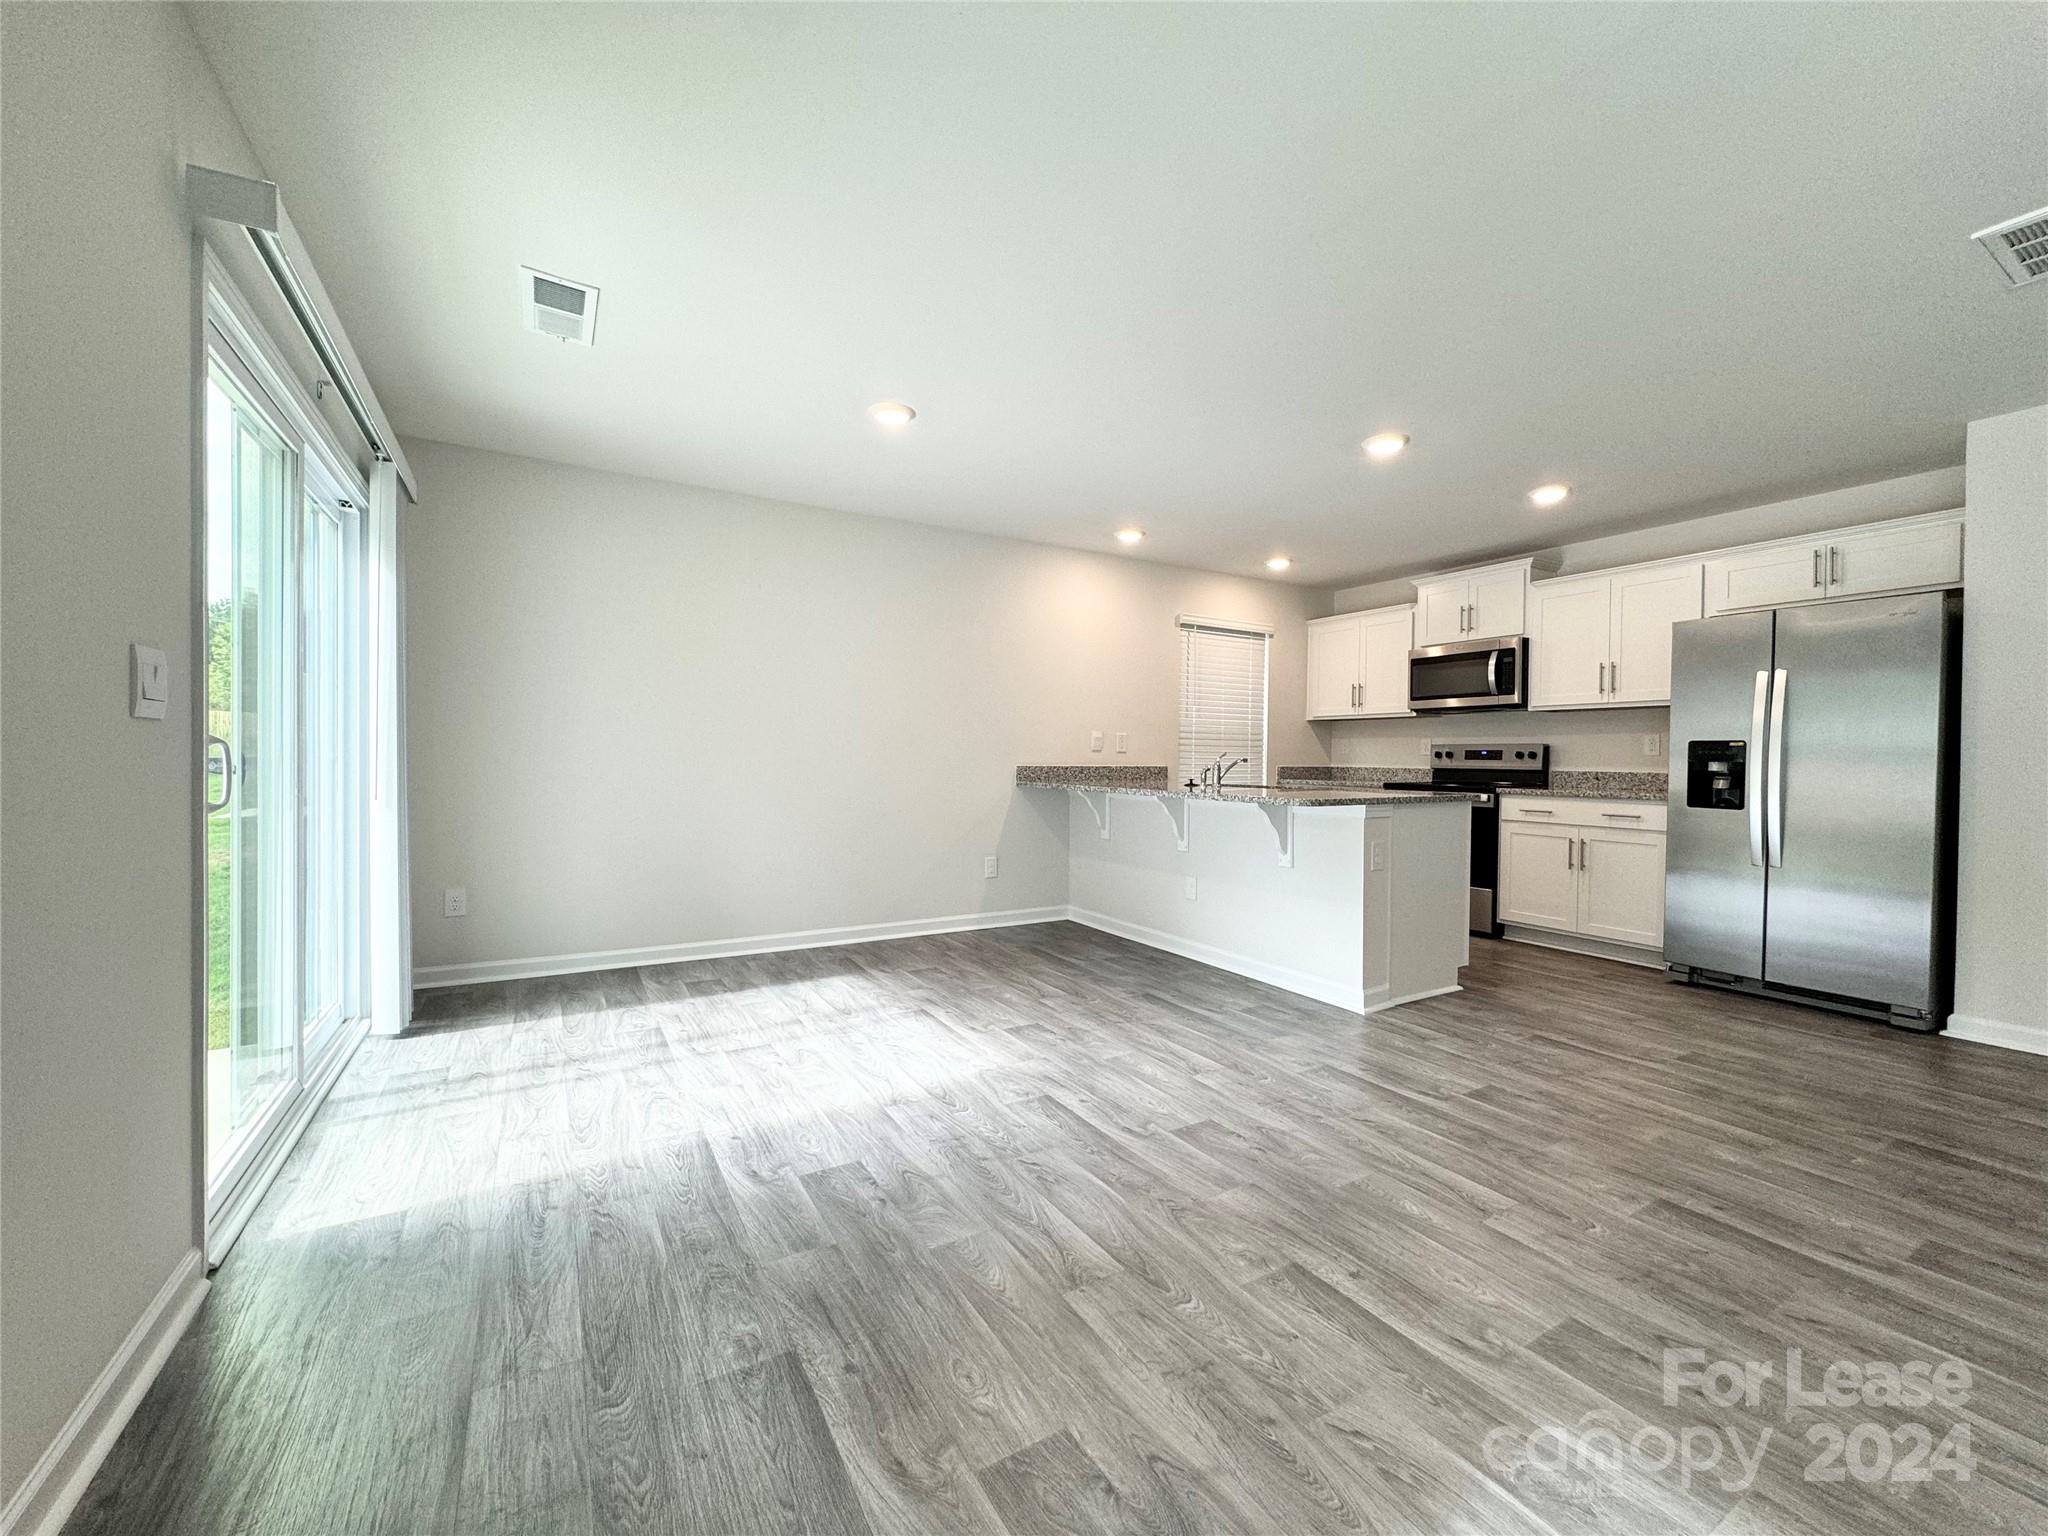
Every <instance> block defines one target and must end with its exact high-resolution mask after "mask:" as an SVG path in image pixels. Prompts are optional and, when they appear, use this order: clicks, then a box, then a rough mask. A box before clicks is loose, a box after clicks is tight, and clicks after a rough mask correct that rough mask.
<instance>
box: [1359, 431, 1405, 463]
mask: <svg viewBox="0 0 2048 1536" xmlns="http://www.w3.org/2000/svg"><path fill="white" fill-rule="evenodd" d="M1407 446H1408V434H1407V433H1406V432H1375V433H1373V435H1372V436H1371V437H1368V438H1367V439H1366V440H1365V451H1366V453H1367V454H1368V455H1369V456H1370V457H1372V458H1375V459H1391V458H1392V457H1393V456H1394V455H1395V454H1397V453H1399V452H1400V451H1401V450H1402V449H1403V448H1406V447H1407Z"/></svg>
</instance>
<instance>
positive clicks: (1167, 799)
mask: <svg viewBox="0 0 2048 1536" xmlns="http://www.w3.org/2000/svg"><path fill="white" fill-rule="evenodd" d="M1152 798H1153V799H1154V800H1157V801H1158V802H1159V808H1160V809H1161V810H1163V811H1165V812H1166V819H1167V820H1168V821H1170V822H1172V823H1173V846H1174V847H1176V848H1178V849H1179V850H1180V851H1181V852H1182V853H1186V852H1187V851H1188V820H1189V817H1190V816H1191V814H1192V810H1193V808H1192V805H1191V803H1190V802H1189V800H1188V797H1187V796H1186V795H1154V796H1153V797H1152Z"/></svg>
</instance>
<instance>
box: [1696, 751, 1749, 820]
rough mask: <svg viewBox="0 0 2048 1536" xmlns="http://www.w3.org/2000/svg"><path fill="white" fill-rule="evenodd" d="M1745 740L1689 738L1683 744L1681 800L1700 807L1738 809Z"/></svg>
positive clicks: (1745, 770)
mask: <svg viewBox="0 0 2048 1536" xmlns="http://www.w3.org/2000/svg"><path fill="white" fill-rule="evenodd" d="M1748 762H1749V743H1748V742H1746V741H1690V742H1687V743H1686V748H1685V803H1686V804H1687V805H1688V806H1691V807H1692V808H1693V809H1694V810H1700V811H1739V810H1741V809H1742V808H1743V797H1742V787H1743V784H1744V783H1745V782H1746V781H1747V778H1748Z"/></svg>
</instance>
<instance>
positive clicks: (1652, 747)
mask: <svg viewBox="0 0 2048 1536" xmlns="http://www.w3.org/2000/svg"><path fill="white" fill-rule="evenodd" d="M1663 751H1664V738H1663V737H1662V736H1659V735H1658V734H1657V733H1656V732H1655V731H1652V732H1651V733H1650V734H1649V735H1647V736H1645V737H1644V738H1643V756H1645V757H1657V756H1659V755H1660V754H1662V752H1663Z"/></svg>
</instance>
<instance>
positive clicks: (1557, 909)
mask: <svg viewBox="0 0 2048 1536" xmlns="http://www.w3.org/2000/svg"><path fill="white" fill-rule="evenodd" d="M1578 836H1579V829H1578V828H1577V827H1565V826H1546V825H1542V824H1539V823H1536V822H1513V823H1509V822H1503V823H1502V824H1501V829H1500V869H1501V882H1500V885H1501V891H1500V920H1501V921H1502V922H1504V923H1524V924H1527V925H1528V926H1529V927H1531V928H1564V929H1571V928H1575V927H1577V926H1578V921H1579V873H1578V860H1577V857H1576V848H1577V843H1578Z"/></svg>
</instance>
